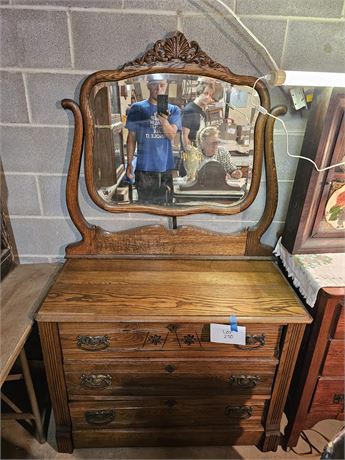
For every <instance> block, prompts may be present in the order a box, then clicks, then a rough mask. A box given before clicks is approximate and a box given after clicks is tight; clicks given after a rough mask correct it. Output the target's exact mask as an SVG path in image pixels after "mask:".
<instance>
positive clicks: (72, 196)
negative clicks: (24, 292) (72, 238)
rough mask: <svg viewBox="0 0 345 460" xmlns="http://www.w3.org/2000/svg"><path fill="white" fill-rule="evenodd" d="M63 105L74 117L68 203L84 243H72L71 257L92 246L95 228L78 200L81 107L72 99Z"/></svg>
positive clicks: (81, 123)
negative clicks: (75, 252)
mask: <svg viewBox="0 0 345 460" xmlns="http://www.w3.org/2000/svg"><path fill="white" fill-rule="evenodd" d="M61 105H62V107H63V108H64V109H65V110H71V112H72V113H73V116H74V137H73V145H72V153H71V159H70V164H69V167H68V174H67V181H66V202H67V208H68V212H69V215H70V217H71V220H72V222H73V224H74V225H75V226H76V228H77V229H78V231H79V232H80V234H81V236H82V241H79V242H76V243H72V244H70V245H69V246H68V247H67V248H66V255H70V254H72V253H73V252H74V251H75V250H76V249H77V248H79V247H82V248H83V249H82V252H85V249H86V248H89V247H90V246H91V245H92V241H93V235H94V232H95V227H94V226H93V225H90V224H89V223H88V222H87V220H86V219H85V217H84V216H83V214H82V212H81V209H80V206H79V199H78V184H79V174H80V166H81V159H82V148H83V137H84V129H83V119H82V115H81V111H80V108H79V105H78V104H77V103H76V102H75V101H73V100H72V99H63V100H62V101H61Z"/></svg>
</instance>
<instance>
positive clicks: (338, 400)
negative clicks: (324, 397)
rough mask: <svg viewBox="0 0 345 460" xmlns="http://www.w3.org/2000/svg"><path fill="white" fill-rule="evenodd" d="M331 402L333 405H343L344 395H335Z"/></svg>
mask: <svg viewBox="0 0 345 460" xmlns="http://www.w3.org/2000/svg"><path fill="white" fill-rule="evenodd" d="M333 402H334V403H335V404H339V403H343V402H344V393H335V395H334V396H333Z"/></svg>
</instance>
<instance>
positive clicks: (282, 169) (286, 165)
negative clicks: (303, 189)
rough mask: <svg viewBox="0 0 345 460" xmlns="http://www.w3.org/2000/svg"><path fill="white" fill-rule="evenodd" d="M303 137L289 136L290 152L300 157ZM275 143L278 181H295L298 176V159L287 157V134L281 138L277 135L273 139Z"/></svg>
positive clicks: (297, 135)
mask: <svg viewBox="0 0 345 460" xmlns="http://www.w3.org/2000/svg"><path fill="white" fill-rule="evenodd" d="M303 137H304V136H303V135H299V134H296V135H295V134H289V152H290V153H291V154H292V155H300V153H301V148H302V143H303ZM273 143H274V153H275V159H276V166H277V176H278V180H291V181H293V180H294V179H295V175H296V168H297V164H298V159H297V158H291V157H289V156H288V155H287V151H286V136H285V134H282V135H279V136H278V135H275V136H274V138H273Z"/></svg>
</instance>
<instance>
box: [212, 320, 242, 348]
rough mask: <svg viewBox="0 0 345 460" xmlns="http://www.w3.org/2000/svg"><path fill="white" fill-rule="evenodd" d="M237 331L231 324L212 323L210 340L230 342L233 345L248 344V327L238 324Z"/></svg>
mask: <svg viewBox="0 0 345 460" xmlns="http://www.w3.org/2000/svg"><path fill="white" fill-rule="evenodd" d="M237 329H238V330H237V332H236V331H232V330H231V328H230V325H229V324H213V323H211V324H210V342H216V343H230V344H233V345H245V344H246V327H245V326H237Z"/></svg>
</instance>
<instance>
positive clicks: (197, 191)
mask: <svg viewBox="0 0 345 460" xmlns="http://www.w3.org/2000/svg"><path fill="white" fill-rule="evenodd" d="M176 182H177V181H176V180H175V184H174V198H175V200H176V202H183V201H186V200H187V201H189V200H198V201H201V200H208V199H209V200H214V201H219V200H220V201H225V202H229V201H230V202H231V201H234V200H236V201H237V200H239V199H241V198H242V197H243V195H244V189H243V181H240V180H238V181H233V182H235V184H233V185H229V184H228V182H227V181H226V171H225V169H224V167H223V165H222V164H221V163H219V162H218V161H216V160H209V161H207V162H205V163H204V164H201V167H200V169H199V170H198V171H197V173H196V179H195V180H194V181H192V182H190V183H188V182H186V183H184V182H181V181H180V183H176ZM236 182H237V183H238V185H236Z"/></svg>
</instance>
